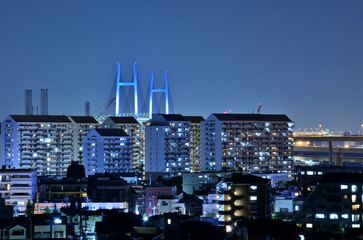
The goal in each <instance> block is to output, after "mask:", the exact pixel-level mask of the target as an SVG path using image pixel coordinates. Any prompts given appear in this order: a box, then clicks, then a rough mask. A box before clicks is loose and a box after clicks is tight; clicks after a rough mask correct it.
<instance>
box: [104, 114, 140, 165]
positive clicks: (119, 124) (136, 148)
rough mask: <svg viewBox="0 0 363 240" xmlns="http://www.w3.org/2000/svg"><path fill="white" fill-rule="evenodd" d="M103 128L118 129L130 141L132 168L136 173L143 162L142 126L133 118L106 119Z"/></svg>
mask: <svg viewBox="0 0 363 240" xmlns="http://www.w3.org/2000/svg"><path fill="white" fill-rule="evenodd" d="M102 127H104V128H120V129H122V130H124V131H125V133H126V134H127V135H129V136H130V137H131V139H132V165H133V166H132V168H133V170H134V171H138V169H139V166H140V165H141V164H142V163H144V161H145V154H144V151H145V150H144V144H143V138H142V125H141V123H140V122H138V121H137V120H136V119H135V118H134V117H108V118H107V119H106V120H105V121H104V122H103V123H102Z"/></svg>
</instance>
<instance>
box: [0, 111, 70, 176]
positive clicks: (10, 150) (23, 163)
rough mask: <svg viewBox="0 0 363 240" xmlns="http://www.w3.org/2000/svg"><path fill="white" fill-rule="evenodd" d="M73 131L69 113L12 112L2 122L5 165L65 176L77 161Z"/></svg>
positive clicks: (39, 173)
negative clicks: (74, 156)
mask: <svg viewBox="0 0 363 240" xmlns="http://www.w3.org/2000/svg"><path fill="white" fill-rule="evenodd" d="M72 132H73V127H72V122H71V121H70V120H69V118H68V117H66V116H50V115H49V116H44V115H37V116H34V115H9V116H8V117H6V119H5V120H4V121H3V122H2V124H1V165H5V166H7V167H11V168H13V167H15V168H34V169H36V170H37V173H38V175H65V174H66V171H67V167H68V166H69V165H70V164H71V161H72V160H73V133H72Z"/></svg>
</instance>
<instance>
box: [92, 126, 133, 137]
mask: <svg viewBox="0 0 363 240" xmlns="http://www.w3.org/2000/svg"><path fill="white" fill-rule="evenodd" d="M94 130H95V131H96V132H97V133H98V134H99V135H100V136H103V137H128V136H129V135H127V134H126V133H125V132H124V130H122V129H119V128H97V129H94Z"/></svg>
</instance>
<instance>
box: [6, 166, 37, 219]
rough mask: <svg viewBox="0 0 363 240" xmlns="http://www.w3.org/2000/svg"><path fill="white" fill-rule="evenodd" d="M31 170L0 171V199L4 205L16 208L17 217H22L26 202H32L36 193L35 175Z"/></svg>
mask: <svg viewBox="0 0 363 240" xmlns="http://www.w3.org/2000/svg"><path fill="white" fill-rule="evenodd" d="M36 174H37V173H36V171H32V170H23V169H22V170H10V169H6V170H0V197H1V198H5V201H6V205H12V206H18V211H19V215H24V211H25V208H26V204H27V202H28V200H30V201H33V199H34V198H35V195H36V193H37V175H36Z"/></svg>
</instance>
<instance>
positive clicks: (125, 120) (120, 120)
mask: <svg viewBox="0 0 363 240" xmlns="http://www.w3.org/2000/svg"><path fill="white" fill-rule="evenodd" d="M109 118H110V119H111V120H112V121H113V122H114V123H136V124H140V123H139V122H138V121H137V120H136V119H135V118H134V117H109Z"/></svg>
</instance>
